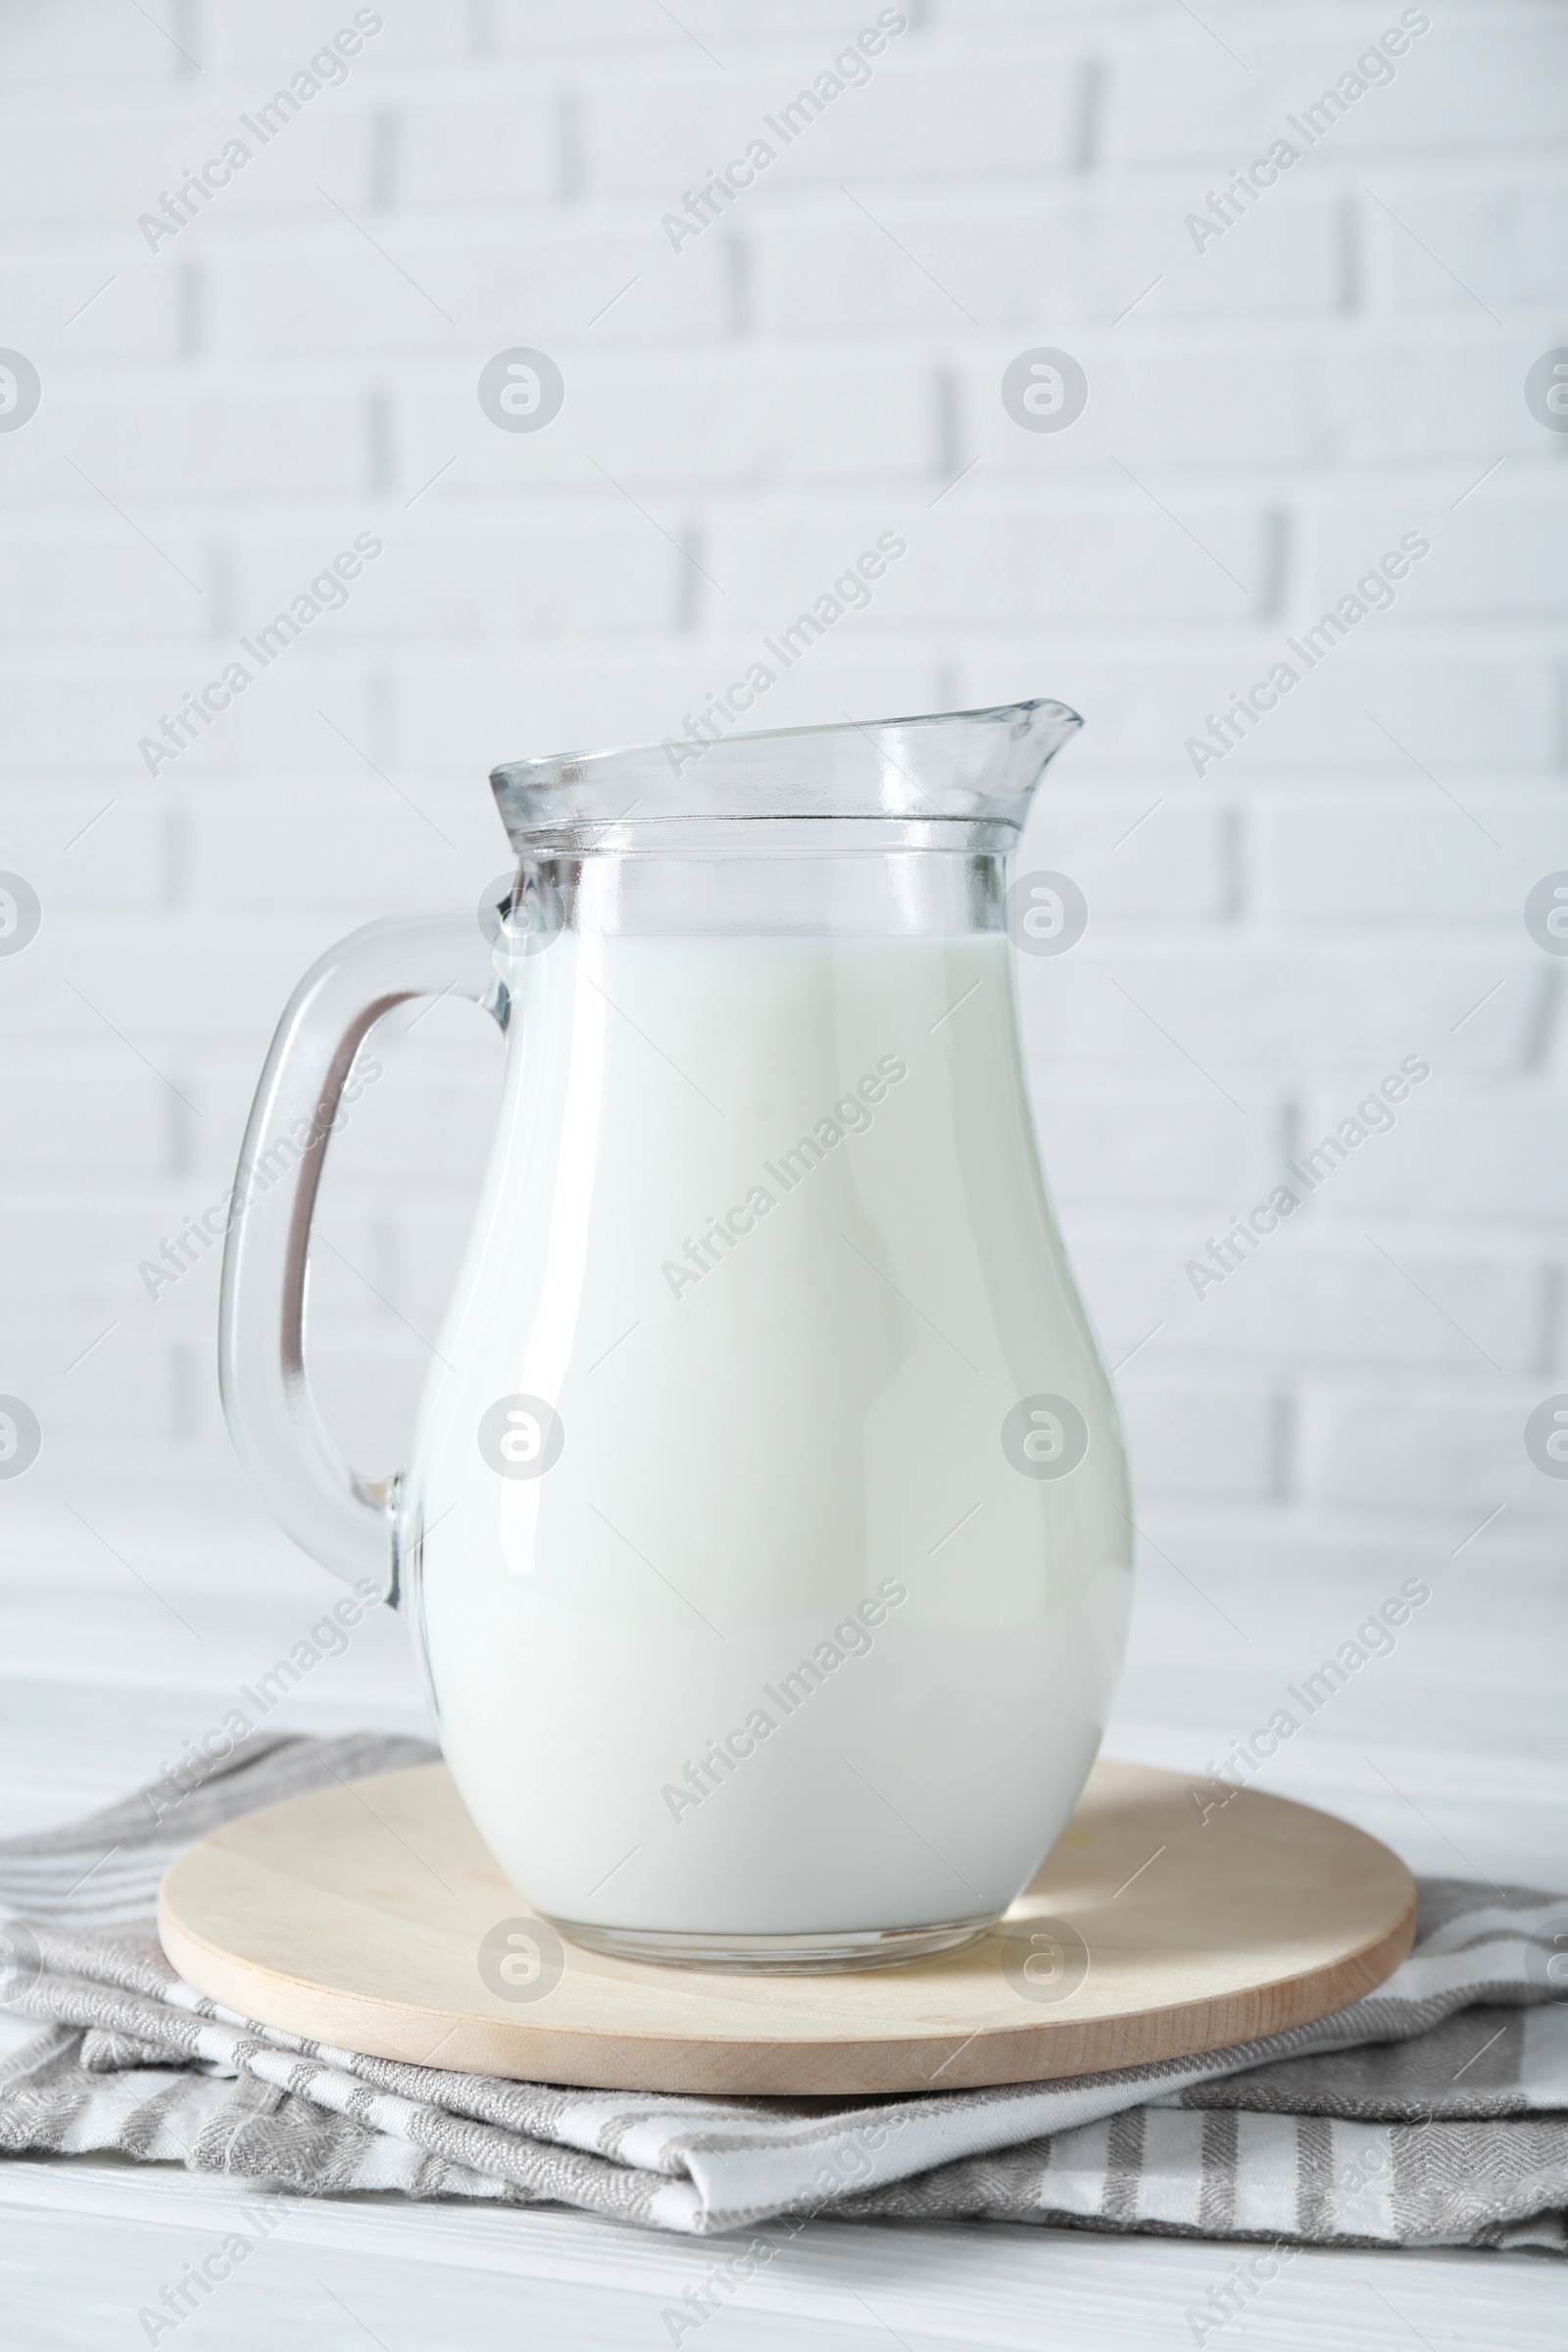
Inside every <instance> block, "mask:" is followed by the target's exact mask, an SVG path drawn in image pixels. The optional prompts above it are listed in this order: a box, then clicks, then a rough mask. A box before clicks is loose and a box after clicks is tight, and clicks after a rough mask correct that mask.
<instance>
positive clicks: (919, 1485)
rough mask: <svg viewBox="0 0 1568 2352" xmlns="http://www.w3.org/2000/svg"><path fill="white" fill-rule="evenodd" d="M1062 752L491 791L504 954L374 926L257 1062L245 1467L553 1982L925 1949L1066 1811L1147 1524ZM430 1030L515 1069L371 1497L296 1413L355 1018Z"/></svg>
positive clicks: (902, 740) (950, 1934)
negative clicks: (390, 1645)
mask: <svg viewBox="0 0 1568 2352" xmlns="http://www.w3.org/2000/svg"><path fill="white" fill-rule="evenodd" d="M1079 723H1080V722H1079V720H1078V718H1077V717H1076V715H1075V714H1074V713H1073V712H1072V711H1068V710H1066V709H1065V708H1064V707H1063V706H1062V705H1061V704H1059V703H1054V702H1030V703H1020V704H1016V705H1013V706H1011V707H1008V708H1005V709H1001V710H989V711H960V712H957V713H955V714H950V715H948V716H944V717H925V718H912V719H899V720H890V721H886V722H883V723H881V724H876V725H865V726H861V725H856V724H851V725H845V726H830V727H804V728H792V729H789V730H786V731H783V732H779V733H772V734H759V735H751V736H740V735H737V736H730V737H727V738H723V739H719V740H714V741H711V742H709V741H704V742H686V743H670V744H664V745H657V746H649V747H647V748H644V749H641V750H633V751H613V752H599V753H588V754H571V755H569V756H564V757H560V758H553V759H542V760H523V761H519V762H517V763H515V764H514V765H509V766H504V767H500V768H497V769H496V771H495V773H494V775H493V777H492V779H491V781H492V784H493V787H494V790H495V794H496V799H497V802H498V804H499V808H500V811H501V815H502V818H503V821H504V823H505V825H506V828H507V832H508V835H509V837H510V840H511V843H512V847H513V849H514V851H515V854H516V858H517V868H516V878H515V883H514V885H513V887H512V889H511V891H510V894H508V895H507V896H506V897H505V898H503V899H502V900H501V902H500V904H499V906H498V907H496V908H495V910H494V915H493V919H492V920H491V921H489V922H488V923H487V924H486V925H484V926H481V925H480V924H478V923H475V922H473V921H472V920H471V919H470V920H467V921H460V920H457V919H451V920H447V919H435V918H431V919H419V920H414V921H397V922H383V923H372V924H371V925H369V926H368V928H367V929H365V930H363V931H359V932H357V933H355V934H354V935H353V937H351V938H350V939H348V940H346V941H344V942H343V943H342V945H341V946H340V947H338V948H337V949H335V950H334V951H333V952H332V954H330V955H329V956H326V957H325V958H323V960H322V961H321V962H320V963H319V964H318V965H317V966H316V967H315V969H314V970H313V971H312V972H311V973H309V974H308V975H307V977H306V979H305V980H304V981H303V982H302V984H301V986H300V988H299V989H298V990H297V992H296V994H295V996H294V998H293V1000H292V1002H291V1003H290V1005H289V1006H288V1009H287V1011H286V1012H285V1014H284V1016H283V1020H282V1023H281V1025H280V1027H279V1029H278V1032H277V1036H276V1038H275V1040H274V1042H273V1046H272V1050H271V1054H270V1059H269V1061H268V1064H267V1068H266V1071H265V1072H264V1075H263V1078H262V1082H261V1087H260V1090H259V1092H258V1095H257V1100H256V1104H255V1107H254V1109H253V1111H252V1114H251V1121H250V1125H249V1128H248V1130H247V1134H246V1139H245V1145H244V1150H243V1153H242V1157H241V1162H240V1179H239V1188H238V1190H237V1194H236V1199H237V1200H238V1201H239V1203H240V1206H239V1212H238V1213H237V1214H236V1216H235V1218H234V1221H233V1223H232V1225H231V1228H230V1231H229V1235H228V1240H227V1248H226V1252H225V1259H224V1267H223V1300H222V1324H221V1376H222V1386H223V1397H224V1404H225V1409H226V1411H227V1415H228V1421H229V1427H230V1430H231V1432H232V1435H233V1439H234V1443H235V1446H236V1447H237V1449H238V1451H239V1454H240V1457H241V1459H242V1461H243V1462H244V1464H245V1466H246V1468H247V1469H248V1471H249V1472H250V1475H251V1477H252V1478H253V1480H254V1481H255V1483H256V1485H257V1486H258V1488H259V1489H260V1491H261V1493H262V1495H264V1497H265V1498H266V1499H267V1501H268V1502H269V1504H270V1507H271V1508H272V1510H273V1511H274V1512H275V1514H276V1516H277V1517H278V1519H279V1520H280V1521H281V1523H282V1525H283V1526H284V1528H285V1529H286V1530H287V1531H288V1533H289V1534H290V1535H291V1536H292V1537H293V1538H294V1539H295V1540H296V1542H298V1543H299V1544H302V1545H303V1546H304V1547H305V1549H306V1550H307V1551H310V1552H312V1553H313V1554H314V1555H315V1556H316V1557H317V1558H318V1559H319V1560H321V1561H323V1562H324V1563H325V1564H326V1565H327V1566H328V1567H329V1568H333V1569H335V1570H337V1571H338V1572H339V1573H340V1574H342V1575H343V1576H345V1577H348V1578H351V1579H363V1578H366V1577H369V1578H371V1579H373V1580H374V1589H375V1590H376V1592H377V1593H380V1594H382V1595H383V1596H384V1597H385V1598H387V1599H388V1600H389V1601H391V1602H392V1603H393V1604H394V1605H395V1606H397V1607H398V1608H399V1609H401V1610H402V1611H403V1612H404V1613H405V1614H406V1616H407V1618H408V1621H409V1624H410V1626H411V1628H412V1630H413V1634H414V1639H415V1642H416V1643H417V1647H418V1650H419V1653H420V1656H421V1659H422V1661H423V1665H424V1670H425V1675H426V1681H427V1686H428V1689H429V1692H430V1696H431V1701H432V1704H433V1706H434V1709H435V1713H436V1717H437V1721H438V1723H439V1727H440V1738H441V1743H442V1747H443V1750H444V1753H445V1755H446V1758H447V1761H448V1764H449V1766H450V1769H451V1771H452V1774H453V1777H454V1779H455V1781H456V1783H457V1786H458V1789H459V1790H460V1792H461V1793H462V1796H463V1798H464V1801H465V1802H466V1805H467V1808H468V1810H469V1812H470V1814H471V1815H472V1818H473V1820H474V1823H475V1824H476V1826H477V1828H478V1830H479V1832H480V1834H481V1835H482V1837H483V1838H484V1839H485V1841H486V1843H487V1844H488V1845H489V1847H490V1849H491V1851H492V1853H493V1854H494V1855H495V1857H496V1859H497V1861H498V1862H499V1863H500V1864H501V1865H502V1867H503V1868H504V1869H505V1871H506V1872H507V1873H508V1875H509V1876H510V1877H511V1878H512V1879H513V1881H514V1882H515V1885H516V1886H517V1887H519V1888H520V1889H523V1890H524V1891H525V1893H526V1896H527V1898H528V1900H529V1901H530V1902H531V1903H532V1905H533V1907H534V1910H535V1911H536V1912H537V1914H538V1915H539V1916H540V1917H541V1918H543V1919H545V1920H547V1921H549V1922H552V1923H553V1924H554V1925H555V1927H556V1928H557V1929H558V1930H559V1931H560V1933H561V1935H563V1936H565V1937H567V1938H569V1939H570V1940H572V1941H574V1942H576V1943H579V1944H586V1945H589V1946H591V1947H594V1948H597V1949H599V1950H602V1951H608V1952H612V1953H615V1954H619V1955H622V1956H632V1957H636V1958H641V1959H651V1960H658V1961H679V1962H686V1963H690V1964H695V1965H699V1966H707V1967H721V1968H722V1967H731V1968H746V1967H754V1968H764V1969H765V1968H772V1969H783V1970H802V1969H819V1968H822V1969H825V1968H845V1967H853V1966H857V1965H862V1964H873V1963H878V1962H883V1961H888V1960H900V1959H907V1958H912V1957H914V1956H916V1955H918V1954H921V1953H926V1952H933V1951H938V1950H942V1949H945V1948H947V1947H949V1946H952V1945H956V1944H959V1943H962V1942H964V1941H966V1940H968V1939H969V1938H970V1937H972V1936H977V1935H979V1934H982V1933H983V1932H984V1931H985V1930H986V1928H988V1927H989V1926H990V1925H992V1924H993V1923H994V1922H995V1921H996V1920H997V1919H998V1918H999V1916H1000V1915H1001V1914H1002V1913H1003V1912H1004V1911H1005V1909H1006V1907H1007V1905H1008V1904H1009V1903H1010V1902H1011V1901H1012V1899H1013V1898H1014V1897H1015V1896H1016V1895H1017V1894H1018V1893H1019V1892H1020V1890H1021V1889H1022V1888H1023V1887H1025V1886H1026V1885H1027V1884H1028V1882H1029V1880H1030V1878H1031V1877H1032V1876H1033V1874H1034V1872H1035V1870H1036V1868H1037V1867H1038V1865H1039V1864H1040V1862H1041V1861H1042V1859H1043V1858H1044V1856H1045V1855H1046V1853H1047V1852H1048V1851H1049V1849H1050V1848H1051V1846H1052V1845H1053V1843H1054V1840H1055V1838H1056V1837H1057V1835H1058V1834H1059V1832H1060V1830H1061V1829H1062V1827H1063V1825H1064V1824H1065V1822H1066V1820H1067V1818H1068V1815H1069V1814H1070V1813H1071V1811H1072V1808H1073V1805H1074V1803H1075V1802H1076V1800H1077V1797H1078V1794H1079V1792H1080V1790H1081V1789H1082V1787H1083V1784H1084V1781H1085V1778H1086V1776H1087V1774H1088V1771H1089V1767H1090V1765H1091V1763H1092V1762H1093V1760H1094V1756H1095V1752H1096V1749H1097V1747H1098V1745H1099V1741H1100V1739H1101V1735H1102V1731H1103V1724H1104V1719H1105V1713H1106V1709H1107V1706H1108V1704H1109V1700H1110V1696H1111V1692H1112V1689H1113V1686H1114V1683H1115V1680H1116V1676H1117V1674H1118V1672H1119V1669H1120V1664H1121V1657H1122V1651H1123V1647H1124V1643H1125V1639H1126V1628H1127V1618H1128V1609H1129V1601H1130V1591H1131V1576H1130V1567H1131V1535H1132V1526H1131V1520H1130V1517H1129V1512H1130V1507H1131V1506H1130V1500H1129V1495H1128V1487H1127V1475H1126V1468H1125V1463H1124V1459H1123V1453H1122V1446H1121V1439H1120V1433H1119V1429H1118V1424H1117V1417H1116V1408H1115V1404H1114V1400H1113V1397H1112V1394H1111V1389H1110V1384H1109V1380H1108V1377H1107V1375H1106V1373H1105V1370H1104V1368H1103V1363H1102V1360H1101V1357H1100V1354H1099V1351H1098V1349H1097V1346H1096V1343H1095V1339H1094V1336H1093V1334H1092V1332H1091V1330H1090V1327H1089V1324H1088V1321H1087V1319H1086V1317H1085V1314H1084V1311H1083V1308H1082V1306H1081V1304H1080V1302H1079V1299H1078V1296H1077V1293H1076V1291H1075V1289H1074V1286H1073V1281H1072V1276H1071V1274H1070V1272H1069V1270H1068V1267H1067V1264H1066V1261H1065V1258H1064V1255H1063V1251H1062V1247H1061V1243H1060V1241H1059V1239H1058V1236H1057V1232H1056V1228H1055V1223H1054V1216H1053V1212H1052V1208H1051V1204H1050V1201H1049V1198H1048V1195H1047V1192H1046V1186H1045V1181H1044V1178H1043V1175H1042V1172H1041V1168H1040V1163H1039V1159H1038V1156H1037V1153H1036V1149H1035V1140H1034V1133H1033V1128H1032V1125H1031V1121H1030V1115H1029V1107H1028V1101H1027V1096H1026V1092H1025V1083H1024V1074H1023V1068H1022V1063H1021V1059H1020V1054H1019V1046H1018V1036H1017V1021H1016V1011H1015V1002H1014V992H1013V973H1012V946H1011V942H1010V940H1009V937H1008V914H1009V897H1008V891H1007V877H1006V862H1007V858H1008V855H1009V852H1010V851H1011V850H1012V849H1013V848H1014V846H1015V844H1016V840H1017V836H1018V831H1019V828H1020V826H1021V824H1022V821H1023V818H1024V814H1025V810H1026V809H1027V806H1028V803H1029V799H1030V796H1031V794H1032V792H1033V790H1034V787H1035V785H1036V783H1037V782H1038V780H1039V778H1040V775H1041V772H1042V770H1043V769H1044V767H1045V765H1046V762H1047V761H1048V760H1050V759H1051V758H1052V756H1053V754H1054V752H1055V751H1056V750H1057V749H1058V748H1059V747H1060V745H1061V744H1062V743H1063V742H1064V741H1065V740H1066V739H1067V738H1068V736H1069V735H1070V734H1071V733H1072V732H1073V731H1074V730H1075V729H1076V727H1077V726H1078V725H1079ZM1029 879H1030V878H1028V877H1026V878H1025V882H1026V883H1027V882H1028V881H1029ZM1021 887H1023V886H1022V885H1020V888H1021ZM1013 904H1014V907H1015V901H1014V902H1013ZM1030 920H1031V923H1032V921H1033V917H1032V916H1031V918H1030ZM487 932H488V934H489V936H487V935H486V934H487ZM450 993H462V994H465V995H466V996H468V997H470V998H472V999H473V1000H474V1001H475V1002H476V1003H478V1004H480V1005H483V1006H485V1007H486V1008H487V1009H488V1010H489V1011H490V1012H491V1013H492V1014H493V1015H494V1017H495V1018H496V1020H497V1021H498V1022H499V1023H500V1025H501V1027H502V1028H503V1029H504V1030H505V1032H506V1036H507V1070H506V1077H505V1085H504V1093H503V1099H502V1106H501V1110H500V1114H499V1121H498V1127H497V1133H496V1137H495V1142H494V1145H493V1147H492V1150H491V1154H490V1162H489V1167H488V1170H487V1173H486V1175H485V1179H484V1185H483V1191H482V1196H481V1200H480V1203H479V1208H478V1213H477V1216H476V1218H475V1222H474V1228H473V1233H472V1237H471V1240H470V1242H469V1245H468V1248H467V1252H466V1260H465V1263H464V1266H463V1271H462V1274H461V1277H460V1279H459V1282H458V1285H457V1290H456V1294H455V1296H454V1298H453V1300H452V1303H451V1306H450V1308H449V1310H448V1314H447V1319H446V1322H445V1325H444V1327H443V1331H442V1334H441V1337H440V1340H439V1344H438V1353H437V1357H436V1360H435V1364H434V1368H433V1370H432V1372H431V1375H430V1378H429V1382H428V1386H427V1389H426V1392H425V1395H424V1398H423V1403H422V1406H421V1409H420V1413H419V1418H418V1424H417V1433H416V1436H415V1440H414V1446H413V1451H412V1454H411V1457H410V1461H409V1465H408V1467H407V1469H406V1470H405V1471H403V1472H402V1473H401V1474H400V1475H399V1476H398V1477H397V1478H395V1479H393V1480H391V1481H389V1482H387V1483H386V1484H385V1485H378V1484H374V1483H371V1482H368V1481H367V1480H365V1479H363V1478H360V1477H358V1476H356V1475H355V1474H354V1473H353V1472H352V1471H351V1470H350V1469H349V1468H348V1467H347V1466H346V1465H345V1464H344V1462H343V1461H342V1459H341V1457H340V1456H339V1454H338V1453H337V1451H336V1449H335V1447H334V1446H333V1444H332V1441H331V1440H330V1438H329V1437H328V1435H327V1433H326V1431H325V1430H324V1428H323V1426H322V1424H321V1422H320V1420H319V1416H318V1414H317V1412H316V1410H315V1407H314V1405H313V1403H312V1399H311V1394H310V1387H309V1381H308V1377H307V1373H306V1368H305V1362H304V1353H303V1345H302V1342H303V1328H304V1307H305V1291H306V1271H307V1263H308V1244H309V1234H310V1222H311V1212H312V1207H313V1204H314V1201H315V1198H316V1192H317V1187H318V1184H319V1177H320V1169H321V1160H322V1155H323V1152H324V1150H325V1146H326V1142H327V1139H328V1138H329V1136H330V1133H331V1129H332V1125H333V1122H334V1120H335V1118H336V1116H337V1114H338V1103H339V1099H340V1096H341V1094H342V1090H343V1087H344V1084H345V1081H346V1080H347V1079H348V1078H349V1074H350V1071H351V1069H352V1066H353V1063H354V1058H355V1055H356V1054H357V1052H358V1051H359V1049H360V1047H361V1045H362V1044H363V1042H364V1040H365V1038H366V1036H367V1034H368V1031H369V1029H370V1027H371V1025H372V1024H373V1022H374V1021H375V1020H376V1019H377V1018H378V1017H379V1016H380V1015H381V1014H382V1013H384V1012H386V1011H388V1010H389V1009H390V1008H391V1007H392V1006H393V1005H397V1004H399V1003H401V1002H403V1001H405V1000H406V999H408V998H410V997H413V996H417V995H430V996H435V995H440V994H450ZM290 1136H292V1137H293V1138H294V1139H295V1145H294V1157H293V1161H292V1164H289V1165H288V1166H287V1167H286V1170H285V1172H284V1176H283V1180H282V1181H277V1180H276V1178H275V1171H276V1163H277V1159H278V1156H279V1154H278V1151H277V1139H279V1138H286V1137H290ZM269 1154H270V1159H269ZM263 1164H267V1165H269V1166H270V1168H271V1169H272V1170H273V1175H274V1180H273V1181H270V1182H269V1183H267V1184H266V1185H265V1187H264V1186H262V1185H260V1184H258V1183H257V1182H256V1181H255V1171H256V1170H257V1169H258V1167H259V1166H261V1165H263Z"/></svg>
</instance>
